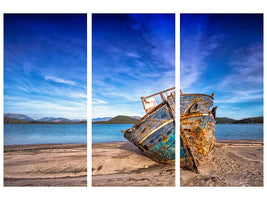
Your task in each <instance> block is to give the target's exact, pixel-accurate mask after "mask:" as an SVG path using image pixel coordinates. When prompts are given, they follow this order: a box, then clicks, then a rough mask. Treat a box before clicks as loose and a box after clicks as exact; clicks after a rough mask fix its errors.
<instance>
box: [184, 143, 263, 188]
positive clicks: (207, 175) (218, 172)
mask: <svg viewBox="0 0 267 200" xmlns="http://www.w3.org/2000/svg"><path fill="white" fill-rule="evenodd" d="M199 171H200V173H199V174H196V173H193V172H191V171H189V170H185V169H180V185H181V186H263V142H262V141H216V145H215V148H214V149H213V151H212V152H211V154H209V156H208V157H207V159H206V160H205V161H204V162H203V163H202V165H201V166H200V169H199Z"/></svg>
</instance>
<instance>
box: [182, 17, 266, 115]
mask: <svg viewBox="0 0 267 200" xmlns="http://www.w3.org/2000/svg"><path fill="white" fill-rule="evenodd" d="M180 22H181V32H180V42H181V44H180V45H181V46H180V67H181V68H180V76H181V80H180V83H181V89H182V91H183V92H184V93H205V94H211V93H215V101H214V103H215V105H216V106H218V109H217V116H218V117H230V118H234V119H242V118H247V117H257V116H263V15H261V14H181V16H180Z"/></svg>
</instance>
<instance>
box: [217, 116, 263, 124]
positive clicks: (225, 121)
mask: <svg viewBox="0 0 267 200" xmlns="http://www.w3.org/2000/svg"><path fill="white" fill-rule="evenodd" d="M262 123H263V117H251V118H245V119H241V120H236V119H231V118H227V117H217V118H216V124H262Z"/></svg>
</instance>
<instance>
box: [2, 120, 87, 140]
mask: <svg viewBox="0 0 267 200" xmlns="http://www.w3.org/2000/svg"><path fill="white" fill-rule="evenodd" d="M82 143H87V125H86V124H5V125H4V145H17V144H82Z"/></svg>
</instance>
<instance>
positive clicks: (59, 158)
mask: <svg viewBox="0 0 267 200" xmlns="http://www.w3.org/2000/svg"><path fill="white" fill-rule="evenodd" d="M86 184H87V145H86V144H74V145H60V144H40V145H6V146H4V186H86Z"/></svg>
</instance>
